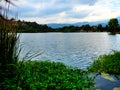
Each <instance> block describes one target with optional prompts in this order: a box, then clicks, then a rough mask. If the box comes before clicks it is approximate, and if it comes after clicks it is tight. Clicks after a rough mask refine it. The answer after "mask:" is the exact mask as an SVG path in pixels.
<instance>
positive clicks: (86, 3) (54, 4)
mask: <svg viewBox="0 0 120 90" xmlns="http://www.w3.org/2000/svg"><path fill="white" fill-rule="evenodd" d="M14 3H15V4H16V7H14V11H16V12H17V13H18V16H19V18H20V19H21V20H25V21H35V22H37V23H39V24H48V23H76V22H86V21H87V22H91V21H103V20H107V19H110V18H116V17H120V0H18V1H17V2H14Z"/></svg>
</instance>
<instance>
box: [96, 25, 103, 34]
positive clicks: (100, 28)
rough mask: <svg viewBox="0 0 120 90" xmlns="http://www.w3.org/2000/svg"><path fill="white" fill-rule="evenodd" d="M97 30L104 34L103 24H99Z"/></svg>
mask: <svg viewBox="0 0 120 90" xmlns="http://www.w3.org/2000/svg"><path fill="white" fill-rule="evenodd" d="M97 29H98V30H99V31H100V32H103V27H102V24H98V27H97Z"/></svg>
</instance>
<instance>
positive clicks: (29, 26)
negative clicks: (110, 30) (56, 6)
mask: <svg viewBox="0 0 120 90" xmlns="http://www.w3.org/2000/svg"><path fill="white" fill-rule="evenodd" d="M17 22H18V32H20V33H38V32H103V31H106V30H107V28H106V27H102V25H101V24H99V25H98V26H90V25H89V24H86V25H82V26H73V25H71V26H64V27H61V28H51V27H48V26H47V25H42V24H38V23H36V22H26V21H20V20H18V21H17Z"/></svg>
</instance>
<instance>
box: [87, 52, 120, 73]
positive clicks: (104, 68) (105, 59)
mask: <svg viewBox="0 0 120 90" xmlns="http://www.w3.org/2000/svg"><path fill="white" fill-rule="evenodd" d="M88 71H90V72H98V73H101V72H105V73H109V74H116V75H120V52H119V51H113V52H112V53H110V54H108V55H106V54H105V55H101V56H100V57H99V58H98V59H97V60H95V61H94V63H93V64H92V65H91V66H90V67H88Z"/></svg>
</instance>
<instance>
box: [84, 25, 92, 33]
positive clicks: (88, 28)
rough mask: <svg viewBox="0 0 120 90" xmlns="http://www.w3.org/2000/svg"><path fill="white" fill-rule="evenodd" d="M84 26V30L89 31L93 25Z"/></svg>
mask: <svg viewBox="0 0 120 90" xmlns="http://www.w3.org/2000/svg"><path fill="white" fill-rule="evenodd" d="M82 27H83V30H85V31H87V32H88V31H90V30H91V26H90V25H89V24H86V25H83V26H82Z"/></svg>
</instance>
